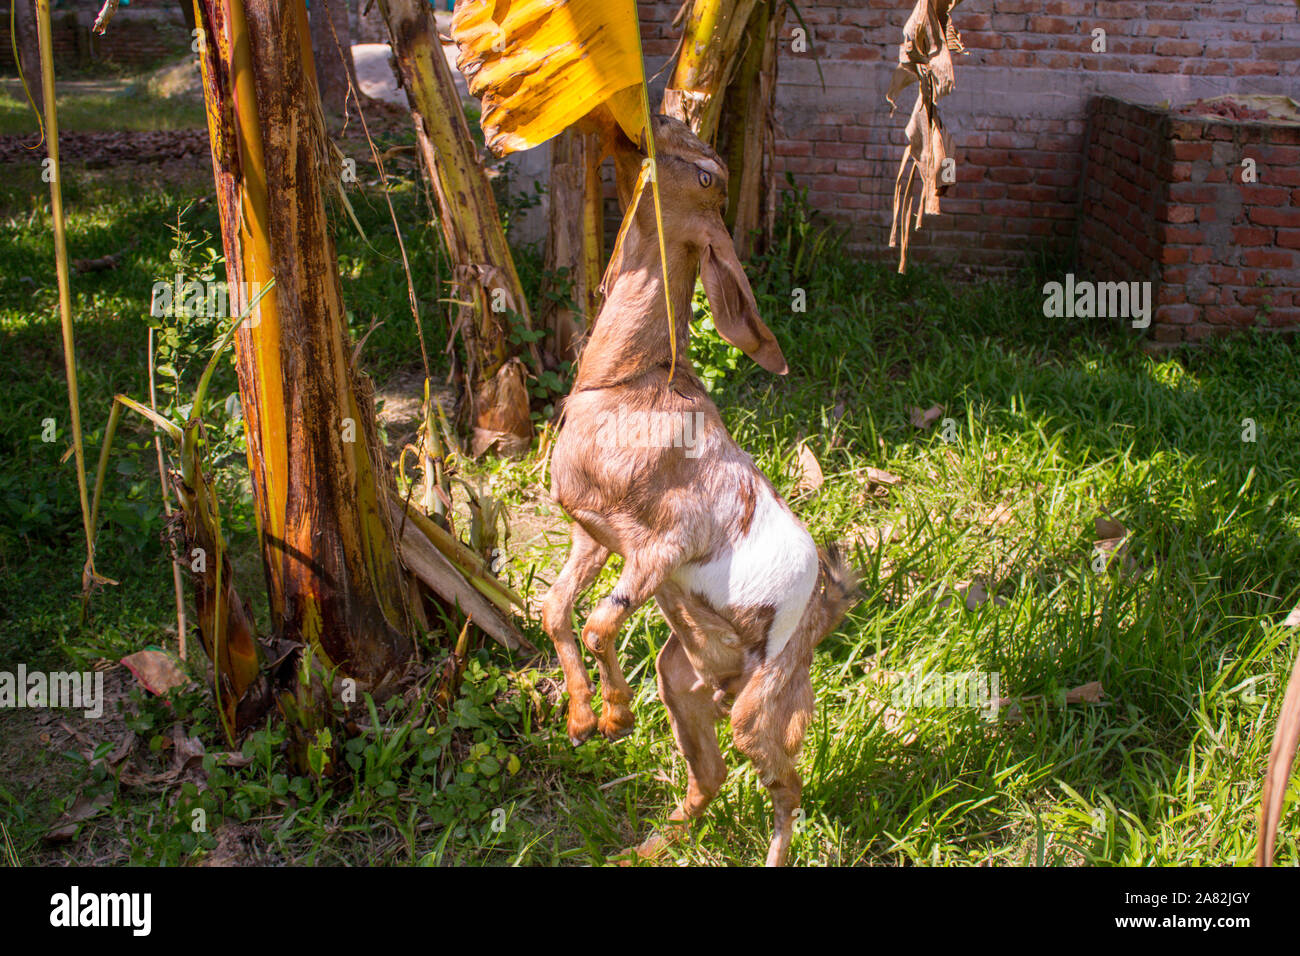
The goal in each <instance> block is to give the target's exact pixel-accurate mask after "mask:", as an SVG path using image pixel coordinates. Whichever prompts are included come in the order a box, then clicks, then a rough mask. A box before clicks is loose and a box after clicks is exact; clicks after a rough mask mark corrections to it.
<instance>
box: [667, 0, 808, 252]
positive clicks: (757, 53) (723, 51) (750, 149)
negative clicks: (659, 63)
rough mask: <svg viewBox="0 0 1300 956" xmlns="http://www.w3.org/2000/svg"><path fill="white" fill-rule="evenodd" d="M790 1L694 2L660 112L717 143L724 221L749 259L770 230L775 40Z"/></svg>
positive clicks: (773, 204)
mask: <svg viewBox="0 0 1300 956" xmlns="http://www.w3.org/2000/svg"><path fill="white" fill-rule="evenodd" d="M786 6H787V4H786V2H785V0H694V3H692V4H691V6H690V9H689V12H688V13H687V14H686V21H685V25H684V28H683V31H682V43H681V49H680V52H679V53H678V57H677V64H676V66H675V68H674V69H673V74H672V78H671V79H670V80H669V82H668V86H667V88H666V89H665V90H664V98H663V104H662V107H661V110H662V112H664V113H666V114H668V115H669V116H675V117H677V118H678V119H680V120H682V121H683V122H684V123H686V124H687V125H689V126H690V127H691V129H692V130H694V131H695V133H696V135H698V136H699V137H700V138H701V139H703V140H704V141H705V142H708V143H713V144H715V145H716V146H717V148H718V151H719V152H720V153H721V154H722V156H723V157H724V158H725V159H726V160H727V166H728V169H729V171H730V174H731V179H730V184H729V195H728V198H727V217H726V219H727V225H728V227H729V228H730V229H731V233H732V237H733V239H734V240H735V244H736V251H737V252H738V253H739V254H740V255H741V257H742V258H743V257H746V256H747V255H748V254H749V253H750V252H752V251H753V249H752V242H753V240H754V239H755V236H756V234H757V237H758V239H759V241H760V243H761V242H762V241H763V238H764V237H766V236H768V235H770V234H771V230H772V227H773V219H774V218H775V214H776V190H775V178H774V176H773V172H772V168H773V154H774V150H775V136H774V131H773V119H772V113H773V108H774V105H775V97H776V63H777V56H776V52H777V39H778V37H779V35H780V31H781V27H782V25H783V24H784V23H785V14H786Z"/></svg>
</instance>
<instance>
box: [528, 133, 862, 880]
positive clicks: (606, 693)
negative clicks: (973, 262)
mask: <svg viewBox="0 0 1300 956" xmlns="http://www.w3.org/2000/svg"><path fill="white" fill-rule="evenodd" d="M654 129H655V142H656V147H657V153H658V156H657V160H658V163H657V170H656V172H657V175H658V179H659V185H660V191H661V195H662V202H663V226H664V238H665V244H666V250H667V259H668V274H669V293H670V294H671V295H672V305H673V310H672V311H673V318H674V322H675V323H676V339H677V342H678V344H679V346H680V348H681V350H682V351H681V353H680V354H679V355H678V358H677V365H676V370H675V374H673V376H672V378H671V381H670V376H669V373H670V364H671V359H670V343H669V333H668V318H667V314H666V310H665V305H664V293H663V285H662V280H661V274H662V273H661V268H660V258H659V245H658V238H657V235H656V229H655V218H654V206H653V202H652V201H651V197H650V191H649V188H648V187H647V189H646V191H645V194H644V199H643V200H642V201H641V202H640V203H638V204H637V208H636V211H635V213H634V218H633V220H632V221H631V223H630V224H629V226H628V228H627V231H626V234H625V236H624V239H623V244H622V248H621V256H620V255H616V261H614V262H613V263H611V266H610V272H609V273H608V274H607V277H606V289H607V298H606V301H605V304H604V307H603V308H602V309H601V310H600V314H599V316H598V317H597V319H596V322H595V324H594V328H593V330H592V333H591V337H590V340H589V341H588V342H587V345H586V347H585V349H584V350H583V353H582V356H581V359H580V362H579V366H578V374H577V378H576V380H575V382H574V385H573V390H572V392H571V393H570V394H569V396H568V398H567V399H566V400H565V404H564V412H563V422H562V425H561V428H560V432H559V436H558V438H557V440H556V444H555V450H554V453H553V455H552V458H551V471H552V493H553V495H554V497H555V500H556V501H557V502H559V504H560V505H561V506H562V507H563V508H564V510H565V511H566V512H567V513H568V514H569V516H570V517H572V518H573V528H572V535H573V540H572V547H571V550H570V552H569V558H568V561H567V562H566V563H565V565H564V569H563V571H562V572H561V573H560V576H559V578H557V579H556V582H555V584H554V585H553V586H552V587H551V589H550V591H549V592H548V593H547V595H546V598H545V602H544V606H543V626H544V627H545V629H546V632H547V633H548V634H549V635H550V637H551V640H552V641H553V642H554V644H555V648H556V651H557V652H558V654H559V657H560V663H561V665H562V666H563V668H564V676H565V683H566V686H567V689H568V692H569V712H568V732H569V737H570V739H571V740H572V741H573V742H574V744H575V745H576V744H579V743H581V742H582V741H583V740H586V739H587V738H588V737H589V736H591V734H592V732H593V731H594V730H596V729H599V730H600V732H601V733H602V734H603V735H604V736H605V737H607V738H609V739H610V740H614V739H617V738H618V737H621V736H623V735H624V734H626V733H628V732H629V731H630V730H631V729H632V727H633V724H634V722H635V719H634V717H633V715H632V712H631V710H630V709H629V708H628V704H629V703H630V701H631V697H632V694H631V690H630V688H629V687H628V685H627V681H626V680H625V679H624V677H623V672H622V670H621V669H620V667H619V663H618V658H617V643H618V642H617V638H618V633H619V630H620V628H621V627H622V626H623V624H624V622H626V621H627V619H628V617H629V616H630V615H631V614H632V613H633V612H635V611H636V610H637V608H639V607H640V606H641V605H642V604H644V603H645V602H646V601H647V600H648V599H649V598H650V597H651V596H653V597H654V598H655V600H656V602H657V603H658V604H659V607H660V610H661V611H662V612H663V615H664V617H665V619H666V620H667V621H668V625H669V627H670V628H671V629H672V636H671V637H670V638H669V639H668V641H667V643H665V644H664V647H663V649H662V650H661V651H660V653H659V656H658V659H657V660H656V662H655V663H656V670H657V671H658V675H659V696H660V697H661V698H662V699H663V702H664V704H665V706H666V707H667V708H668V715H669V720H670V722H671V724H672V730H673V735H674V736H675V737H676V739H677V744H678V746H679V748H680V749H681V752H682V755H683V756H684V757H685V758H686V763H687V767H688V770H689V783H688V789H687V793H686V797H685V799H683V800H682V801H681V803H680V804H679V805H678V807H677V809H676V810H675V811H674V812H673V814H672V816H671V818H670V819H671V820H672V821H673V824H674V825H673V826H672V827H671V828H670V829H669V830H667V831H665V833H664V834H662V835H659V836H654V837H651V838H650V839H648V840H646V842H645V843H643V844H642V845H641V847H640V848H639V852H640V853H641V854H642V855H643V856H653V855H655V854H657V853H658V852H659V851H660V850H662V849H663V848H664V847H665V846H666V845H667V843H668V842H669V841H670V840H672V839H676V838H678V837H679V836H681V834H682V832H683V830H684V828H685V826H686V823H687V821H689V820H691V819H692V818H694V817H697V816H699V815H700V814H701V813H702V812H703V810H704V808H705V807H706V806H707V805H708V803H709V801H710V800H711V799H712V798H713V796H714V794H716V793H717V791H718V789H719V787H721V786H722V782H723V780H724V779H725V777H726V772H727V771H726V766H725V764H724V763H723V760H722V753H721V751H720V750H719V748H718V737H717V730H716V723H717V721H719V720H721V719H723V718H724V717H726V716H728V714H730V717H731V723H732V729H733V736H734V739H735V743H736V746H737V748H738V749H739V750H740V751H741V752H742V753H744V754H745V755H746V756H748V757H749V758H750V759H751V760H752V761H753V762H754V764H755V766H756V767H757V768H758V771H759V774H760V777H761V779H762V781H763V784H764V785H765V786H766V787H767V788H768V790H769V792H770V793H771V796H772V802H773V805H774V808H775V812H776V825H775V829H774V833H773V836H772V842H771V845H770V847H769V849H768V854H767V863H768V864H769V865H780V864H782V863H784V862H785V858H786V854H787V852H788V850H789V845H790V837H791V832H792V829H793V824H794V811H795V809H796V808H797V807H798V806H799V798H800V791H801V787H802V784H801V781H800V778H799V773H798V771H797V770H796V768H795V757H796V755H797V754H798V751H799V748H800V746H801V744H802V742H803V737H804V731H805V728H806V726H807V723H808V720H809V718H810V716H811V715H812V710H813V692H812V684H811V682H810V680H809V668H810V666H811V663H812V653H813V648H814V647H816V645H817V643H818V642H819V641H820V640H821V639H822V638H823V637H824V636H825V635H826V634H827V633H828V632H829V631H830V630H831V629H832V628H833V627H835V625H836V624H837V623H838V622H839V621H840V619H841V618H842V617H843V616H844V613H845V612H846V611H847V610H848V608H849V607H850V606H851V605H852V603H853V602H854V600H855V594H856V586H857V582H856V576H855V575H854V573H853V572H851V571H850V570H849V569H848V568H847V567H846V566H845V565H844V564H842V563H841V561H840V560H839V558H838V556H837V555H835V554H834V553H833V552H832V553H827V552H825V551H821V550H819V549H818V548H817V547H816V545H815V544H814V543H813V539H812V537H811V536H810V535H809V533H808V531H807V529H805V528H804V526H803V524H802V523H801V522H800V521H799V519H798V518H796V517H795V516H794V514H793V513H792V512H791V511H790V508H789V507H788V506H787V505H786V503H785V502H784V501H782V500H781V497H780V495H778V494H777V492H776V490H775V489H774V488H773V487H772V484H771V482H770V481H768V479H767V478H766V477H765V476H764V475H763V473H762V472H760V471H759V470H758V468H757V467H755V465H754V462H753V460H752V459H751V458H750V457H749V455H747V454H746V453H745V452H743V451H742V450H741V449H740V447H739V446H738V445H737V444H736V443H735V442H734V441H733V440H732V438H731V436H730V435H728V434H727V431H726V428H725V427H724V426H723V424H722V420H721V418H720V417H719V415H718V411H717V409H716V408H715V407H714V405H713V403H712V402H711V401H710V400H709V397H708V395H707V394H706V392H705V390H704V388H703V386H702V385H701V383H700V381H699V379H698V378H697V377H696V376H695V374H694V372H693V371H692V369H691V367H690V361H689V359H688V358H687V356H686V346H687V341H688V339H687V336H688V333H689V324H688V319H689V317H690V314H691V297H692V293H693V290H694V285H695V275H696V269H697V268H699V269H700V270H701V276H702V279H703V282H704V289H705V292H706V294H707V295H708V298H709V303H710V305H711V307H712V311H713V320H714V325H715V326H716V328H717V330H718V332H719V333H720V334H721V335H722V337H723V338H724V339H726V340H727V341H728V342H730V343H732V344H733V345H735V346H736V347H738V348H740V349H741V350H743V351H744V352H746V353H747V354H748V355H749V356H750V357H751V358H753V359H754V361H756V362H758V364H760V365H761V366H763V367H764V368H766V369H768V370H769V371H772V372H775V373H777V374H784V373H785V371H786V364H785V359H784V358H783V357H782V354H781V349H780V347H779V346H778V345H777V342H776V339H775V338H774V337H773V336H772V333H771V332H770V331H768V329H767V327H766V326H765V325H764V324H763V322H762V320H761V319H760V318H759V315H758V307H757V304H756V303H755V301H754V294H753V291H752V290H751V289H750V287H749V282H748V280H747V279H746V278H745V273H744V270H743V268H742V267H741V264H740V262H739V260H738V259H737V258H736V253H735V250H734V249H733V248H732V243H731V237H730V235H729V234H728V233H727V229H726V226H725V225H724V223H723V220H722V210H723V207H724V206H725V204H726V199H727V172H726V168H725V166H724V165H723V164H722V160H721V159H720V158H719V157H718V155H717V153H715V152H714V151H713V150H711V149H709V148H708V147H707V146H705V145H704V143H702V142H701V141H700V140H699V139H698V138H697V137H696V136H695V134H694V133H692V132H691V131H690V129H689V128H688V127H687V126H685V125H684V124H683V123H680V122H678V121H677V120H674V119H670V118H668V117H663V116H659V117H656V118H655V125H654ZM615 160H616V165H617V173H618V185H619V193H620V198H622V199H623V200H624V202H625V203H626V202H627V201H628V199H629V197H630V195H631V193H632V188H633V184H634V182H635V180H636V177H637V174H638V172H639V170H640V167H641V164H642V155H641V153H640V152H639V151H638V150H636V149H635V148H634V147H633V146H632V144H631V143H630V142H629V141H627V140H626V138H624V139H623V140H622V144H621V145H620V146H619V147H618V148H617V149H616V151H615ZM611 552H616V553H618V554H620V555H622V557H623V562H624V563H623V572H622V574H621V576H620V577H619V580H618V584H617V585H615V587H614V590H613V592H612V593H611V594H609V595H608V596H607V597H605V598H604V599H603V600H601V601H599V602H598V603H597V604H596V606H595V608H594V610H593V611H592V612H591V614H590V616H589V617H588V618H587V622H586V625H585V626H584V627H583V629H582V641H583V643H584V644H585V645H586V646H587V647H588V649H590V651H591V652H592V653H593V654H594V655H595V657H596V662H597V667H598V669H599V671H600V681H601V695H602V698H603V704H604V706H603V709H602V712H601V716H600V719H599V721H597V719H596V716H595V715H594V714H593V712H592V709H591V695H592V688H591V685H590V683H589V682H588V678H587V672H586V668H585V666H584V664H583V661H582V655H581V653H580V652H579V650H578V647H577V644H576V643H575V641H574V635H573V609H574V602H575V600H576V598H577V596H578V595H579V594H580V593H581V592H583V591H585V590H586V589H587V588H588V587H590V586H591V583H592V582H593V581H594V580H595V578H596V575H597V574H598V573H599V571H600V569H601V568H602V567H603V566H604V564H605V562H606V560H607V559H608V558H609V556H610V553H611Z"/></svg>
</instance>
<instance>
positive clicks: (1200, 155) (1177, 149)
mask: <svg viewBox="0 0 1300 956" xmlns="http://www.w3.org/2000/svg"><path fill="white" fill-rule="evenodd" d="M1170 145H1171V147H1172V149H1171V152H1172V153H1173V157H1174V159H1176V160H1191V161H1193V162H1195V161H1196V160H1208V159H1209V158H1210V156H1211V155H1212V152H1213V150H1212V147H1211V146H1210V144H1209V143H1205V142H1182V141H1177V142H1174V143H1172V144H1170Z"/></svg>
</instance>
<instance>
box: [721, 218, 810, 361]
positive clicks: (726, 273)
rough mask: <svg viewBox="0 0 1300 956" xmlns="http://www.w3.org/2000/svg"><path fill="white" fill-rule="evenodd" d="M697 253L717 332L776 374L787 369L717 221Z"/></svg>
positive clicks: (729, 243) (752, 292) (742, 268)
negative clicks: (715, 227)
mask: <svg viewBox="0 0 1300 956" xmlns="http://www.w3.org/2000/svg"><path fill="white" fill-rule="evenodd" d="M711 232H715V233H718V235H714V236H710V241H709V242H708V243H706V244H705V246H704V252H703V253H702V254H701V256H700V278H701V279H702V280H703V281H704V293H705V295H707V296H708V297H709V306H710V308H712V310H713V326H714V328H716V329H717V330H718V334H719V335H721V336H722V337H723V338H724V339H726V340H727V341H728V342H730V343H731V344H732V345H734V346H735V347H736V348H738V349H740V350H741V351H742V352H744V353H745V354H746V355H748V356H749V357H750V358H752V359H753V360H754V361H755V362H757V363H758V364H759V365H761V366H763V368H765V369H767V370H768V371H769V372H774V373H776V374H777V375H784V374H785V373H786V372H787V371H789V369H788V367H787V366H786V364H785V356H784V355H782V354H781V346H779V345H777V344H776V336H774V335H773V334H772V333H771V331H769V330H768V327H767V326H766V325H764V324H763V320H762V319H761V318H759V316H758V303H757V302H755V301H754V290H753V289H751V288H750V287H749V280H748V279H747V278H745V270H744V267H742V266H741V264H740V260H739V259H737V258H736V250H735V248H734V247H733V246H732V244H731V236H729V235H727V231H726V229H725V228H723V227H722V224H721V223H719V224H718V229H716V230H711Z"/></svg>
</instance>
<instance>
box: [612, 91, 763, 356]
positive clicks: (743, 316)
mask: <svg viewBox="0 0 1300 956" xmlns="http://www.w3.org/2000/svg"><path fill="white" fill-rule="evenodd" d="M654 132H655V153H656V157H655V158H656V160H657V167H656V171H655V172H656V175H657V177H658V180H659V194H660V199H661V204H662V212H663V228H664V243H665V246H666V248H667V251H668V262H669V279H670V282H672V283H674V285H675V284H676V283H679V282H680V283H683V284H686V283H689V284H690V285H691V286H693V285H694V279H695V272H694V270H695V263H696V262H698V263H699V268H700V278H701V279H702V280H703V283H704V291H705V294H706V295H707V296H708V299H709V306H710V308H711V309H712V312H713V324H714V327H715V328H716V329H717V330H718V334H720V335H721V336H722V337H723V338H724V339H726V340H727V341H728V342H730V343H731V344H732V345H734V346H735V347H736V348H738V349H740V350H741V351H742V352H744V353H745V354H746V355H748V356H749V357H750V358H752V359H753V360H754V361H755V362H757V363H758V364H759V365H761V366H762V367H763V368H765V369H767V370H768V371H770V372H775V373H776V374H778V375H784V374H785V373H786V371H787V366H786V363H785V357H784V356H783V355H782V354H781V347H780V346H779V345H778V344H777V342H776V338H775V337H774V336H773V335H772V333H771V332H770V331H769V330H768V328H767V326H766V325H764V324H763V320H762V319H761V318H760V317H759V314H758V304H757V303H756V302H755V301H754V291H753V289H751V288H750V285H749V280H748V279H747V278H746V277H745V270H744V268H743V267H742V266H741V264H740V259H739V258H737V256H736V250H735V247H734V246H733V245H732V241H731V234H730V233H729V232H728V231H727V226H726V223H725V222H724V221H723V218H722V217H723V212H724V211H725V209H726V206H727V167H726V164H724V163H723V161H722V158H721V157H720V156H719V155H718V154H717V153H716V152H714V151H713V150H712V149H710V148H709V147H708V146H706V145H705V144H704V142H703V141H701V140H700V138H699V137H698V136H696V135H695V134H694V133H693V132H691V130H690V127H688V126H687V125H686V124H685V123H682V122H681V121H679V120H676V119H673V118H671V117H668V116H656V117H654ZM614 158H615V164H616V170H617V182H618V190H619V199H620V200H621V201H622V203H623V205H624V207H626V206H627V204H628V203H629V202H630V201H631V199H632V196H633V192H634V190H635V186H636V181H637V177H638V175H639V173H640V170H641V166H642V163H643V161H644V159H645V156H644V154H643V153H642V152H641V150H639V149H638V148H637V147H636V146H635V145H633V144H632V143H631V141H629V140H627V139H626V138H625V137H623V138H622V139H621V142H620V143H619V144H618V146H617V147H616V148H615V151H614ZM631 230H634V231H636V232H638V233H639V235H638V239H639V241H638V242H637V243H636V245H637V246H638V247H639V248H640V249H641V250H644V251H645V252H646V253H649V256H647V258H649V259H650V261H651V263H652V265H653V267H654V268H656V269H657V268H658V264H659V257H658V248H657V242H658V240H657V239H656V238H655V217H654V204H653V200H652V198H651V193H650V190H649V188H648V187H647V188H646V190H645V191H644V193H643V196H642V200H641V202H640V203H638V208H637V212H636V219H635V222H634V223H633V224H632V226H631ZM675 252H676V253H677V254H676V255H675V254H674V253H675ZM682 252H685V253H686V254H685V255H682ZM683 298H684V299H685V301H687V302H689V299H690V296H689V293H685V294H684V295H683V294H682V292H680V291H678V292H676V294H674V295H673V302H674V306H676V303H677V302H679V301H681V300H682V299H683Z"/></svg>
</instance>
